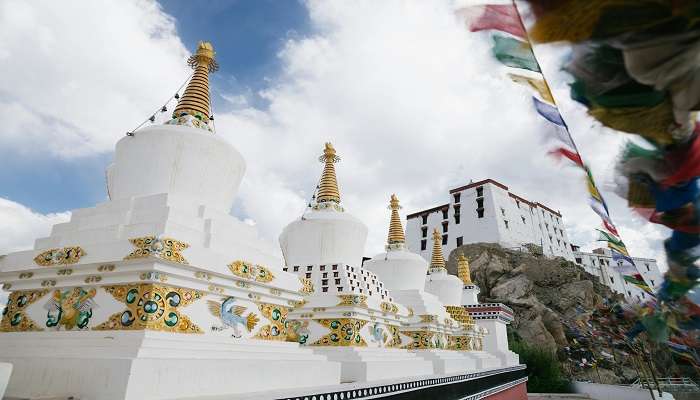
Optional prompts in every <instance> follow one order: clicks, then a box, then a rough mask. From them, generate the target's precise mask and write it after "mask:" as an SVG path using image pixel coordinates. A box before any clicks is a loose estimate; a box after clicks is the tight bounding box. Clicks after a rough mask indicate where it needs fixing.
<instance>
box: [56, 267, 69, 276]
mask: <svg viewBox="0 0 700 400" xmlns="http://www.w3.org/2000/svg"><path fill="white" fill-rule="evenodd" d="M72 274H73V270H72V269H70V268H64V269H59V270H58V271H56V275H64V276H65V275H72Z"/></svg>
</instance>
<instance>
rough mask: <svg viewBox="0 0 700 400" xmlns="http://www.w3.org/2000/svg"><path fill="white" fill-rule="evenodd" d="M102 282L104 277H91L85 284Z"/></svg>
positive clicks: (86, 279)
mask: <svg viewBox="0 0 700 400" xmlns="http://www.w3.org/2000/svg"><path fill="white" fill-rule="evenodd" d="M100 281H102V277H101V276H99V275H90V276H88V277H87V278H85V283H97V282H100Z"/></svg>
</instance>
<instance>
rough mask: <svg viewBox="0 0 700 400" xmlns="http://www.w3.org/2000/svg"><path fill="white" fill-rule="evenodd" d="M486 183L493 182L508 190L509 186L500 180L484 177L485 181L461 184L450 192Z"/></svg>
mask: <svg viewBox="0 0 700 400" xmlns="http://www.w3.org/2000/svg"><path fill="white" fill-rule="evenodd" d="M486 183H491V184H493V185H495V186H498V187H499V188H501V189H503V190H508V186H506V185H504V184H502V183H500V182H496V181H494V180H493V179H484V180H483V181H479V182H474V183H470V184H468V185H465V186H460V187H458V188H455V189H452V190H450V194H452V193H455V192H461V191H462V190H465V189H471V188H473V187H475V186H481V185H483V184H486Z"/></svg>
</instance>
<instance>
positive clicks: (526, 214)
mask: <svg viewBox="0 0 700 400" xmlns="http://www.w3.org/2000/svg"><path fill="white" fill-rule="evenodd" d="M406 219H407V222H406V241H407V244H408V247H409V249H411V250H412V251H414V252H416V253H419V254H420V255H421V256H423V258H425V259H426V260H429V259H430V257H431V249H430V246H429V245H428V244H429V239H430V238H429V234H430V232H432V230H433V229H434V228H438V229H440V231H441V232H442V250H443V252H444V253H445V254H450V252H451V251H452V250H454V249H455V248H457V247H459V246H461V245H463V244H468V243H482V242H483V243H497V244H499V245H501V246H502V247H504V248H511V249H513V248H522V247H523V246H525V245H537V246H541V247H542V252H543V253H544V255H546V256H548V257H563V258H565V259H567V260H570V261H573V259H574V256H573V252H572V250H571V243H570V242H569V238H568V236H567V234H566V230H565V229H564V222H563V218H562V215H561V213H560V212H558V211H554V210H553V209H552V208H550V207H547V206H545V205H543V204H541V203H537V202H532V201H529V200H526V199H524V198H523V197H521V196H518V195H515V194H513V193H511V192H510V191H509V190H508V187H507V186H506V185H503V184H502V183H500V182H497V181H495V180H493V179H486V180H483V181H479V182H473V183H469V184H468V185H465V186H461V187H458V188H455V189H452V190H450V192H449V202H448V203H446V204H441V205H439V206H436V207H432V208H429V209H427V210H422V211H418V212H414V213H412V214H409V215H407V216H406Z"/></svg>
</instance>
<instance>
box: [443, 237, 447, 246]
mask: <svg viewBox="0 0 700 400" xmlns="http://www.w3.org/2000/svg"><path fill="white" fill-rule="evenodd" d="M442 244H443V245H445V244H447V235H442Z"/></svg>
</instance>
